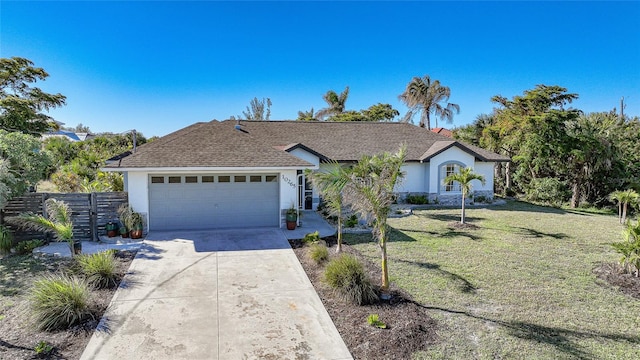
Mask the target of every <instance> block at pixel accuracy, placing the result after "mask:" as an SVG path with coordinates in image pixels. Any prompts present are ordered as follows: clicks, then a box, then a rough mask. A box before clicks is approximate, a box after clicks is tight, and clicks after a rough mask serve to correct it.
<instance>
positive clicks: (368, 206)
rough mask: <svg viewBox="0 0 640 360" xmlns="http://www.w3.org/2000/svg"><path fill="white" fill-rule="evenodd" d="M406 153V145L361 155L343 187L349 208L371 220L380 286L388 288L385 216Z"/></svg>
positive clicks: (387, 238) (400, 175)
mask: <svg viewBox="0 0 640 360" xmlns="http://www.w3.org/2000/svg"><path fill="white" fill-rule="evenodd" d="M406 155H407V148H406V146H401V147H400V149H399V150H398V152H397V153H395V154H390V153H382V154H378V155H375V156H367V155H365V156H363V157H362V158H361V159H360V161H358V163H357V164H356V165H355V166H354V167H353V168H352V170H351V174H350V180H349V182H347V184H346V185H345V187H344V191H343V194H344V200H345V203H347V204H349V205H350V206H351V208H352V209H353V210H355V211H356V212H357V213H359V214H360V215H361V216H362V217H364V218H365V219H367V220H369V221H372V222H373V236H374V237H375V238H376V239H377V240H378V245H379V246H380V251H381V255H382V263H381V267H382V281H381V286H380V287H381V290H382V292H383V293H386V292H387V291H388V290H389V269H388V264H387V242H388V240H389V227H388V225H387V218H388V216H389V211H390V210H391V204H393V201H394V199H395V192H394V189H395V186H396V185H397V184H398V182H399V179H400V178H401V177H402V171H401V168H402V164H403V163H404V159H405V158H406Z"/></svg>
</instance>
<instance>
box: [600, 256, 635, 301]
mask: <svg viewBox="0 0 640 360" xmlns="http://www.w3.org/2000/svg"><path fill="white" fill-rule="evenodd" d="M593 272H594V273H595V274H596V276H598V279H600V280H603V282H604V284H606V285H608V286H613V287H616V288H618V289H619V290H620V291H621V292H623V293H625V294H626V295H628V296H631V297H633V298H636V299H640V278H637V277H635V276H634V275H632V274H628V273H624V272H623V270H622V267H621V266H620V265H618V264H613V263H606V264H602V265H600V266H598V267H596V268H595V269H593Z"/></svg>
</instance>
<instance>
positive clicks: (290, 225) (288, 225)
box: [287, 220, 298, 230]
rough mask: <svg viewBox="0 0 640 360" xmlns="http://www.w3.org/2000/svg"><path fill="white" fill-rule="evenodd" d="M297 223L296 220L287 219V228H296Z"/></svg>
mask: <svg viewBox="0 0 640 360" xmlns="http://www.w3.org/2000/svg"><path fill="white" fill-rule="evenodd" d="M297 225H298V224H296V222H295V221H288V220H287V230H295V229H296V226H297Z"/></svg>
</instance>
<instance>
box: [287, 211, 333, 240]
mask: <svg viewBox="0 0 640 360" xmlns="http://www.w3.org/2000/svg"><path fill="white" fill-rule="evenodd" d="M300 214H301V216H300V226H298V227H297V228H295V230H287V228H286V227H284V228H282V232H283V233H284V236H286V237H287V239H289V240H293V239H302V238H304V236H305V235H307V234H309V233H312V232H315V231H318V233H319V234H320V237H327V236H332V235H335V234H336V229H335V228H334V227H333V226H331V225H330V224H329V223H328V222H327V221H326V220H325V219H324V218H322V216H320V214H318V212H316V211H311V210H303V211H301V212H300Z"/></svg>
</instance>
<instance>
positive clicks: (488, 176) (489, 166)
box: [471, 161, 495, 192]
mask: <svg viewBox="0 0 640 360" xmlns="http://www.w3.org/2000/svg"><path fill="white" fill-rule="evenodd" d="M494 164H495V163H492V162H482V161H476V164H475V166H474V167H473V171H474V172H475V173H476V174H480V175H482V176H484V180H485V183H484V185H482V183H481V182H480V181H477V180H474V181H472V182H471V186H472V188H473V191H480V190H483V191H491V192H493V169H494Z"/></svg>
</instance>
